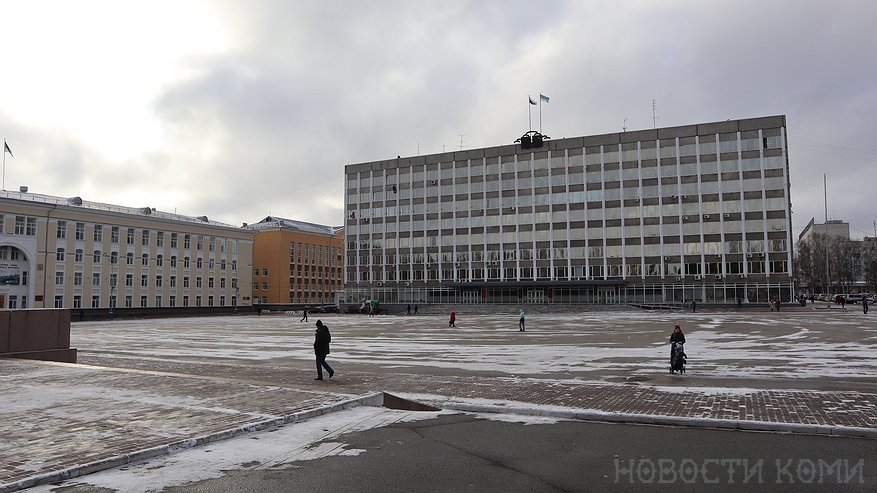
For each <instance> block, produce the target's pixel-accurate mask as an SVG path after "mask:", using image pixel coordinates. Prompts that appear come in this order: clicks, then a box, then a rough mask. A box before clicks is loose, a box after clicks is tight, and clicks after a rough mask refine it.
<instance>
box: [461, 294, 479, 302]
mask: <svg viewBox="0 0 877 493" xmlns="http://www.w3.org/2000/svg"><path fill="white" fill-rule="evenodd" d="M478 295H479V291H463V303H479V302H480V301H481V300H480V299H479V297H478Z"/></svg>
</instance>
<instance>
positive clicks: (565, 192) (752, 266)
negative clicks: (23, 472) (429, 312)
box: [345, 116, 794, 304]
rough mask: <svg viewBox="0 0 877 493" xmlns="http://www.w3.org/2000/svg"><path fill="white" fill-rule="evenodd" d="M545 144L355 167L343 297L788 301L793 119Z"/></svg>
mask: <svg viewBox="0 0 877 493" xmlns="http://www.w3.org/2000/svg"><path fill="white" fill-rule="evenodd" d="M531 133H532V132H531ZM527 143H528V144H529V143H530V142H529V141H528V142H527ZM539 144H541V145H540V146H539V147H534V146H535V145H539ZM539 144H536V143H533V144H531V145H524V146H522V145H521V144H514V145H504V146H497V147H488V148H481V149H471V150H462V151H459V152H449V153H444V154H432V155H425V156H413V157H404V158H403V157H401V156H400V157H398V158H396V159H389V160H383V161H375V162H368V163H360V164H351V165H348V166H346V167H345V176H346V180H345V181H346V195H345V208H346V214H347V219H346V224H345V228H346V243H347V245H346V259H347V260H346V270H345V280H346V297H347V299H348V300H361V299H379V300H382V301H384V302H389V303H393V302H398V303H406V302H441V303H448V302H452V303H646V304H647V303H688V302H690V301H692V300H697V301H698V302H707V303H737V302H738V300H739V302H742V303H747V302H766V301H768V300H770V299H773V298H774V297H777V298H779V299H781V300H785V301H788V300H791V299H792V298H793V296H794V286H793V285H794V282H793V272H792V236H791V202H790V196H789V191H790V188H789V161H788V149H787V139H786V119H785V116H769V117H761V118H752V119H745V120H729V121H723V122H714V123H704V124H695V125H687V126H681V127H669V128H658V129H652V130H641V131H633V132H621V133H612V134H604V135H592V136H584V137H575V138H565V139H559V140H550V139H548V138H547V137H546V138H545V140H544V143H543V142H539Z"/></svg>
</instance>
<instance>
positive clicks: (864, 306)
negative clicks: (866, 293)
mask: <svg viewBox="0 0 877 493" xmlns="http://www.w3.org/2000/svg"><path fill="white" fill-rule="evenodd" d="M862 311H863V312H865V315H867V314H868V298H862Z"/></svg>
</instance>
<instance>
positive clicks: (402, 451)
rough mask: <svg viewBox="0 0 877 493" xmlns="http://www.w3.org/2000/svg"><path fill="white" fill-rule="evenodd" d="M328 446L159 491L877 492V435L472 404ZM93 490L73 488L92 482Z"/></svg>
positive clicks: (68, 491)
mask: <svg viewBox="0 0 877 493" xmlns="http://www.w3.org/2000/svg"><path fill="white" fill-rule="evenodd" d="M342 439H343V441H344V443H345V444H346V445H347V447H348V448H352V449H362V450H365V451H366V452H363V453H360V454H359V455H357V456H330V457H324V458H321V459H316V460H311V461H299V462H290V463H286V464H281V465H279V466H274V467H272V468H271V469H267V470H266V469H262V468H260V466H259V464H252V463H250V464H247V467H246V468H240V469H234V470H228V471H225V475H224V476H223V477H220V478H217V479H210V480H205V481H201V482H198V483H195V484H190V485H187V486H181V487H172V488H167V489H164V490H161V491H164V492H174V493H207V492H217V491H234V492H264V493H273V492H277V493H280V492H297V491H309V492H310V491H336V492H347V491H366V492H373V491H374V492H376V491H381V492H395V491H399V492H402V491H405V492H408V491H418V492H431V491H435V492H447V491H473V492H474V491H478V492H485V491H487V492H493V491H496V492H500V491H501V492H517V491H520V492H564V491H576V492H599V491H633V492H637V491H710V492H722V491H728V492H731V491H733V492H737V491H795V492H798V491H832V492H834V491H863V492H864V491H875V488H877V441H875V440H867V439H855V438H841V437H826V436H807V435H788V434H776V433H759V432H742V431H724V430H712V429H690V428H677V427H662V426H650V425H621V424H605V423H587V422H569V421H564V422H558V423H555V424H529V425H525V424H521V423H511V422H501V421H492V420H486V419H481V418H478V417H476V416H475V415H471V414H457V415H441V416H438V417H437V418H435V419H429V420H423V421H414V422H406V423H396V424H393V425H390V426H387V427H383V428H375V429H371V430H368V431H363V432H355V433H351V434H347V435H344V436H343V437H342ZM92 491H98V490H94V489H65V490H64V492H65V493H85V492H92Z"/></svg>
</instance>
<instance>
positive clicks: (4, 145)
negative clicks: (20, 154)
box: [3, 140, 15, 157]
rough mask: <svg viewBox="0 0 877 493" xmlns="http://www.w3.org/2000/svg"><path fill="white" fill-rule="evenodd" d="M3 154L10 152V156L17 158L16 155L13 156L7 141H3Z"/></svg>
mask: <svg viewBox="0 0 877 493" xmlns="http://www.w3.org/2000/svg"><path fill="white" fill-rule="evenodd" d="M3 152H8V153H9V155H10V156H12V157H15V155H14V154H12V149H10V148H9V144H7V143H6V141H5V140H4V141H3Z"/></svg>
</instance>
